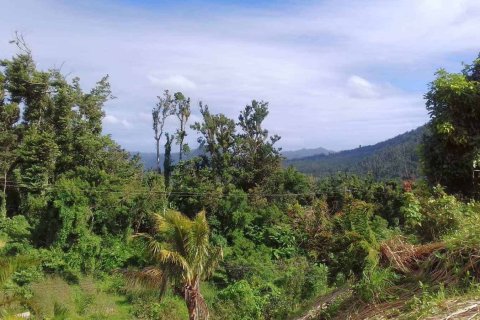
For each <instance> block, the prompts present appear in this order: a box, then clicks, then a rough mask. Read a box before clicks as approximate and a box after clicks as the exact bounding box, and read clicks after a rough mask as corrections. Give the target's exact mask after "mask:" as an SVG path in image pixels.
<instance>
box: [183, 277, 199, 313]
mask: <svg viewBox="0 0 480 320" xmlns="http://www.w3.org/2000/svg"><path fill="white" fill-rule="evenodd" d="M184 294H185V303H186V304H187V310H188V319H189V320H199V319H198V283H196V284H194V285H193V286H191V285H186V286H185V293H184Z"/></svg>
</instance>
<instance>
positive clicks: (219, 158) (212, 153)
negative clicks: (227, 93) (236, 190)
mask: <svg viewBox="0 0 480 320" xmlns="http://www.w3.org/2000/svg"><path fill="white" fill-rule="evenodd" d="M200 113H201V114H202V118H203V119H202V120H203V122H196V123H195V124H194V125H192V129H194V130H197V131H198V132H199V133H200V134H201V137H200V138H199V139H198V142H199V143H200V144H201V145H202V146H205V148H206V151H207V154H208V156H209V159H210V162H211V167H212V169H213V171H214V172H215V175H216V177H218V178H219V179H220V180H221V181H222V182H224V183H227V182H229V181H230V180H231V178H232V174H231V173H230V172H229V171H231V170H230V169H231V168H232V161H233V157H234V154H233V152H234V146H235V139H236V137H235V121H233V120H232V119H229V118H228V117H226V116H225V115H224V114H221V113H220V114H212V113H211V112H210V110H209V109H208V106H207V105H203V104H202V103H201V102H200Z"/></svg>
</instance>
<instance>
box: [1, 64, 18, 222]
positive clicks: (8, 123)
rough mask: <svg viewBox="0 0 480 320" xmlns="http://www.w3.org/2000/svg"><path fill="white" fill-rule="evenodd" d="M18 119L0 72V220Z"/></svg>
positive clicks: (15, 106)
mask: <svg viewBox="0 0 480 320" xmlns="http://www.w3.org/2000/svg"><path fill="white" fill-rule="evenodd" d="M19 119H20V108H19V106H18V104H17V103H15V102H13V103H9V102H8V101H6V92H5V76H4V75H3V74H2V72H0V173H1V179H2V189H1V190H0V218H4V217H6V215H7V185H8V184H9V180H8V175H9V173H10V171H11V169H12V167H13V163H14V161H15V158H16V153H15V148H16V147H17V144H18V129H17V126H16V123H17V122H18V121H19Z"/></svg>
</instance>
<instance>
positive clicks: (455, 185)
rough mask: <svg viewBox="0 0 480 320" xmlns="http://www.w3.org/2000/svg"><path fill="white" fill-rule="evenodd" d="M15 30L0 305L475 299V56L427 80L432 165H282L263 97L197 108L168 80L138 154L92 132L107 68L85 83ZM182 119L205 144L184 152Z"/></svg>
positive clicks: (197, 313)
mask: <svg viewBox="0 0 480 320" xmlns="http://www.w3.org/2000/svg"><path fill="white" fill-rule="evenodd" d="M16 45H17V46H18V48H19V52H18V54H17V55H15V56H14V57H12V58H10V59H4V60H1V62H0V65H1V68H0V168H1V173H2V174H1V179H0V186H1V187H2V189H1V190H0V195H1V197H0V240H1V241H0V250H1V251H0V254H1V255H0V286H1V287H2V290H1V293H0V316H1V317H2V318H5V319H8V318H15V315H18V314H20V313H22V312H30V317H31V318H34V319H86V318H87V319H132V318H136V319H169V320H172V319H187V318H189V319H205V318H207V317H209V318H211V319H245V320H247V319H292V318H295V317H297V316H300V315H302V314H303V313H304V312H305V310H309V309H311V307H313V306H315V305H317V306H318V303H320V302H321V301H323V300H322V299H323V298H322V297H329V298H328V299H327V300H328V303H326V304H325V306H323V305H321V308H320V310H319V311H318V310H317V311H318V312H317V313H315V314H313V315H311V317H310V316H309V317H310V319H312V318H317V319H331V318H335V317H337V318H339V319H345V318H347V316H349V317H351V318H358V319H365V318H368V317H369V316H370V314H369V312H370V313H372V312H373V311H372V310H377V309H375V308H376V307H378V308H379V309H378V310H381V312H384V313H387V311H388V312H391V313H392V314H393V315H396V316H398V317H401V316H405V317H408V316H409V315H412V314H415V316H416V319H417V318H418V316H419V315H420V316H422V315H425V316H427V315H429V314H430V313H431V312H437V311H438V310H437V309H435V308H437V304H436V303H437V302H438V303H439V304H440V302H442V301H444V300H445V299H448V298H449V297H459V296H465V297H466V296H469V295H476V296H477V297H478V293H480V290H479V286H478V280H479V277H480V258H478V257H480V252H479V250H480V207H479V204H478V203H477V202H476V200H475V196H476V194H477V188H478V182H477V180H476V176H475V175H474V174H473V175H472V173H474V172H475V168H477V163H476V158H475V157H474V155H476V154H477V153H478V150H477V149H478V148H477V144H478V141H480V139H479V134H480V133H479V132H480V131H479V130H480V126H479V123H480V122H479V121H478V120H479V119H478V115H477V114H478V112H479V106H480V83H479V82H478V77H477V73H478V70H479V66H480V61H475V62H474V64H473V65H472V66H468V67H466V69H465V71H464V72H463V73H460V74H448V73H446V72H444V71H440V72H439V73H438V74H437V79H436V80H435V81H434V82H433V83H432V84H431V87H430V91H429V93H428V94H427V107H428V109H429V111H430V113H431V117H432V118H431V121H430V123H429V124H428V127H429V129H430V130H429V133H428V135H425V138H424V147H423V149H422V150H423V153H422V157H423V162H424V164H425V173H426V175H427V178H428V179H426V180H425V181H423V180H421V179H418V180H416V181H413V180H404V181H402V180H400V179H398V180H391V181H385V180H380V179H376V178H377V177H374V176H372V175H370V176H368V175H367V176H363V177H360V176H356V175H351V174H348V173H341V174H335V175H331V176H328V177H325V178H324V179H320V180H315V179H313V178H312V177H309V176H307V175H305V174H302V173H300V172H299V171H297V170H296V169H294V168H293V167H288V168H283V167H282V165H281V160H282V157H281V153H280V150H279V148H277V142H278V140H279V139H280V137H278V136H276V135H270V134H269V132H268V131H267V130H266V129H265V128H264V127H263V125H262V124H263V121H264V120H265V118H266V117H267V116H268V103H266V102H262V101H255V100H254V101H252V102H251V103H250V104H249V105H247V106H246V107H245V108H243V109H242V110H241V111H240V113H239V117H238V119H236V120H235V119H230V118H228V117H227V116H225V115H223V114H215V113H213V112H211V110H210V108H209V107H208V106H207V105H205V104H203V103H201V104H200V105H199V111H200V114H201V121H199V122H196V123H193V124H191V123H189V122H188V120H189V116H190V114H191V105H190V99H189V98H187V97H186V96H184V95H183V94H182V93H174V94H172V93H170V92H168V91H166V92H164V94H163V95H161V96H160V97H159V98H158V102H157V104H156V105H155V107H154V108H153V110H152V120H153V129H154V136H155V139H152V149H154V148H155V146H156V147H157V167H158V169H156V170H144V169H143V168H142V166H141V165H140V162H139V159H138V157H131V156H130V155H129V153H128V152H126V151H125V150H123V149H122V148H121V147H120V146H119V145H118V144H116V143H115V142H114V141H113V140H112V139H111V138H110V137H109V136H106V135H104V134H102V118H103V116H104V115H105V114H104V111H103V105H104V103H105V102H106V101H107V100H108V99H110V98H111V97H112V94H111V88H110V85H109V83H108V77H104V78H102V79H100V80H99V81H98V82H97V84H96V85H95V86H94V87H93V88H92V89H90V90H84V89H82V87H81V85H80V80H79V78H71V79H70V77H66V76H65V75H63V74H62V73H61V72H60V71H59V70H57V69H50V70H46V71H42V70H39V69H38V68H37V67H36V65H35V62H34V60H33V57H32V54H31V52H30V50H29V49H28V47H27V46H26V45H25V43H24V42H23V41H22V40H21V39H18V40H17V41H16ZM467 109H468V110H470V112H468V113H466V112H465V110H467ZM459 117H461V119H460V118H459ZM166 121H176V123H177V124H178V126H177V127H178V130H177V131H175V132H164V128H165V127H164V124H165V122H166ZM189 127H191V129H192V130H188V128H189ZM192 131H193V132H196V133H197V134H198V136H199V139H198V140H199V143H200V144H201V146H202V148H203V149H204V150H205V154H203V155H200V156H196V157H187V156H186V155H187V154H188V152H189V147H188V146H187V145H186V143H185V137H186V135H187V134H193V133H192ZM417 133H420V131H418V132H417ZM450 148H454V149H453V150H451V149H450ZM172 150H175V151H177V150H178V153H179V158H180V159H181V161H180V162H179V163H176V164H174V163H173V161H172V156H171V155H172ZM457 150H462V153H458V152H457ZM161 152H162V153H164V154H165V156H164V157H163V158H160V156H159V155H160V153H161ZM399 152H400V151H399ZM442 155H445V157H444V158H442ZM379 157H381V156H380V155H379ZM378 161H381V159H379V160H378ZM445 161H448V163H446V162H445ZM161 162H163V163H161ZM450 166H453V167H452V170H453V168H455V170H458V172H460V173H463V175H462V176H458V177H459V178H458V179H456V178H455V179H454V177H457V176H454V175H453V174H452V172H451V171H450ZM455 172H457V171H455ZM409 178H410V177H409ZM437 183H440V184H442V185H444V186H445V188H444V187H442V186H441V185H439V184H437ZM447 192H455V195H452V194H449V193H447ZM319 301H320V302H319ZM325 301H326V300H325ZM399 302H400V303H399ZM372 306H374V307H372ZM432 310H433V311H432ZM436 310H437V311H436ZM304 319H307V318H304Z"/></svg>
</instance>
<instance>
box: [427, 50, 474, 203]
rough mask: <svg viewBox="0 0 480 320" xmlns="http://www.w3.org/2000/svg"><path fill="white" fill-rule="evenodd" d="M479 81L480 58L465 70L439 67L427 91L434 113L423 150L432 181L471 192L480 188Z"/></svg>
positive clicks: (428, 175)
mask: <svg viewBox="0 0 480 320" xmlns="http://www.w3.org/2000/svg"><path fill="white" fill-rule="evenodd" d="M479 81H480V58H479V59H477V60H475V61H474V62H473V64H471V65H466V66H465V68H464V69H463V71H462V72H461V73H448V72H447V71H445V70H443V69H440V70H439V71H437V73H436V79H435V80H434V81H433V82H432V83H431V84H430V90H429V91H428V92H427V94H426V95H425V98H426V100H427V103H426V106H427V110H428V113H429V115H430V122H429V123H428V131H427V134H426V135H425V137H424V141H423V152H422V153H423V164H424V171H425V174H426V176H427V177H428V180H429V181H430V182H431V183H432V184H437V183H439V184H441V185H444V186H445V187H446V188H447V190H448V191H449V192H452V193H462V194H464V195H467V196H472V195H475V194H476V193H478V191H479V184H478V174H479V171H478V170H479V169H480V168H479V163H480V82H479ZM477 196H478V194H477Z"/></svg>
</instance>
